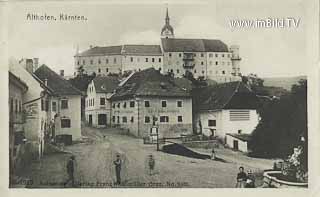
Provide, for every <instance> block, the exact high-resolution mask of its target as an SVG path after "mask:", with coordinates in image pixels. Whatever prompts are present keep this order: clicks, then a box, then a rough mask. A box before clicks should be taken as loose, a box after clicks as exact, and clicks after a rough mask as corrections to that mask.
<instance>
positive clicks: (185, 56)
mask: <svg viewBox="0 0 320 197" xmlns="http://www.w3.org/2000/svg"><path fill="white" fill-rule="evenodd" d="M183 61H194V54H193V53H183Z"/></svg>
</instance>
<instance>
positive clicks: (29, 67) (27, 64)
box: [26, 59, 33, 74]
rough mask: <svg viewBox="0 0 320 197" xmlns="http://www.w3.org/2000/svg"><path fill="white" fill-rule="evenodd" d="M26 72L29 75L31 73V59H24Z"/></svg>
mask: <svg viewBox="0 0 320 197" xmlns="http://www.w3.org/2000/svg"><path fill="white" fill-rule="evenodd" d="M26 70H27V71H28V72H29V73H31V74H32V73H33V60H32V59H26Z"/></svg>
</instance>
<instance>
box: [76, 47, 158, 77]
mask: <svg viewBox="0 0 320 197" xmlns="http://www.w3.org/2000/svg"><path fill="white" fill-rule="evenodd" d="M74 58H75V69H76V72H77V71H78V70H79V67H82V68H83V69H84V72H86V73H88V74H92V73H96V74H97V75H108V74H110V73H117V74H118V73H124V72H126V71H139V70H143V69H146V68H151V67H153V68H155V69H159V70H161V69H162V64H163V59H162V58H163V57H162V52H161V48H160V46H159V45H121V46H107V47H90V49H89V50H86V51H84V52H82V53H77V54H76V55H75V57H74Z"/></svg>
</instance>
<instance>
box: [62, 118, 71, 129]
mask: <svg viewBox="0 0 320 197" xmlns="http://www.w3.org/2000/svg"><path fill="white" fill-rule="evenodd" d="M70 127H71V120H70V119H68V118H62V119H61V128H70Z"/></svg>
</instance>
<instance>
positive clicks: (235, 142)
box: [233, 140, 239, 150]
mask: <svg viewBox="0 0 320 197" xmlns="http://www.w3.org/2000/svg"><path fill="white" fill-rule="evenodd" d="M238 143H239V142H238V140H233V149H234V150H239V144H238Z"/></svg>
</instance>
